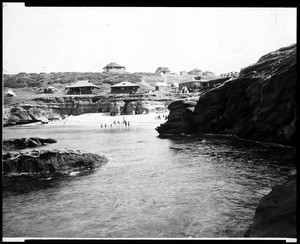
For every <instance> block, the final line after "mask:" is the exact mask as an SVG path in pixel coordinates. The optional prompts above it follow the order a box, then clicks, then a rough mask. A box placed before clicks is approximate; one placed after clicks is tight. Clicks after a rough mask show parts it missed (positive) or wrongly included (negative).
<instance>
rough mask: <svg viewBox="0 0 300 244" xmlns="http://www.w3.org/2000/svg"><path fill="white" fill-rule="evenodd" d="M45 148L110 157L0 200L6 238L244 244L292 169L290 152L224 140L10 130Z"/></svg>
mask: <svg viewBox="0 0 300 244" xmlns="http://www.w3.org/2000/svg"><path fill="white" fill-rule="evenodd" d="M31 136H38V137H42V138H48V137H52V138H54V139H56V140H57V141H58V142H57V143H56V144H50V145H48V146H46V147H44V148H45V149H47V148H70V149H79V150H85V151H89V152H93V153H99V154H101V155H105V156H107V158H108V159H109V162H108V164H106V165H104V166H103V167H101V168H100V169H98V170H96V171H94V172H92V173H90V174H86V175H79V176H73V177H68V178H63V179H59V180H54V181H49V182H47V183H45V187H43V188H42V189H41V188H35V190H32V191H28V192H24V193H22V194H20V193H14V194H6V195H5V196H4V199H3V236H4V237H69V238H71V237H74V238H81V237H82V238H84V237H86V238H87V237H90V238H101V237H108V238H119V237H131V238H133V237H152V238H160V237H179V238H180V237H188V236H189V237H241V236H243V234H244V233H245V231H246V229H247V228H248V227H249V224H250V223H251V221H252V218H253V216H254V211H255V208H256V206H257V204H258V201H259V200H260V198H261V197H262V196H264V195H265V194H267V193H268V192H269V191H270V190H271V186H272V185H274V184H278V183H282V182H284V180H285V179H286V177H287V174H288V172H289V170H291V169H292V168H293V167H294V166H293V158H291V157H290V152H291V150H290V149H288V148H274V147H264V146H262V145H259V144H254V143H249V142H243V141H238V140H236V139H228V138H227V139H226V138H196V137H175V138H172V139H160V138H158V137H157V133H156V131H155V130H154V128H153V127H151V126H138V127H134V126H132V127H127V128H124V127H122V128H120V127H119V128H118V127H117V128H99V127H97V126H85V127H83V126H68V127H67V126H61V127H58V126H36V127H28V128H25V127H24V128H18V129H16V128H7V129H5V133H4V138H15V137H31Z"/></svg>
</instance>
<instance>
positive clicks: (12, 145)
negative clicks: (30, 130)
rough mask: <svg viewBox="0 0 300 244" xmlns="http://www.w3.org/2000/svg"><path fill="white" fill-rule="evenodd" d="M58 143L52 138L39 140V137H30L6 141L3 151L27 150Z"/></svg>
mask: <svg viewBox="0 0 300 244" xmlns="http://www.w3.org/2000/svg"><path fill="white" fill-rule="evenodd" d="M56 142H57V141H56V140H54V139H52V138H46V139H43V138H39V137H30V138H17V139H9V140H4V141H3V145H2V149H3V150H5V151H9V150H18V149H25V148H28V147H29V148H31V147H37V146H43V145H45V144H47V143H56Z"/></svg>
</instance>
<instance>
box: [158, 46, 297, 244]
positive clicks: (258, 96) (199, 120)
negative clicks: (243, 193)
mask: <svg viewBox="0 0 300 244" xmlns="http://www.w3.org/2000/svg"><path fill="white" fill-rule="evenodd" d="M296 83H297V71H296V45H295V44H294V45H291V46H288V47H284V48H281V49H279V50H277V51H274V52H271V53H269V54H267V55H264V56H263V57H261V58H260V59H259V60H258V62H257V63H256V64H253V65H251V66H249V67H247V68H245V69H243V70H242V71H241V72H240V76H239V77H238V78H236V79H231V80H228V81H226V82H225V83H224V84H223V85H221V86H219V87H217V88H214V89H212V90H210V91H208V92H207V93H205V94H203V95H202V96H200V98H199V100H198V101H196V102H195V101H193V102H191V101H188V100H186V99H185V100H180V101H176V102H174V103H171V104H170V105H169V106H168V109H169V110H170V113H169V119H168V120H167V122H166V123H164V124H162V125H160V126H159V127H157V128H156V130H157V132H158V133H159V136H160V137H170V136H174V135H191V134H193V135H199V136H201V135H203V134H207V133H211V134H221V135H224V136H230V137H237V138H242V139H246V140H253V141H259V142H264V143H272V144H279V145H286V146H292V147H296V145H297V142H296V124H297V114H296V113H297V104H296ZM295 164H296V159H295ZM245 237H283V238H284V237H285V238H286V237H289V238H295V237H296V176H295V175H294V176H291V177H290V178H289V179H288V181H287V182H286V183H285V184H284V185H280V186H275V187H274V188H273V189H272V191H271V192H270V193H269V194H268V195H267V196H265V197H263V198H262V199H261V201H260V203H259V205H258V207H257V209H256V212H255V217H254V220H253V224H252V225H251V226H250V228H249V230H248V231H247V232H246V233H245Z"/></svg>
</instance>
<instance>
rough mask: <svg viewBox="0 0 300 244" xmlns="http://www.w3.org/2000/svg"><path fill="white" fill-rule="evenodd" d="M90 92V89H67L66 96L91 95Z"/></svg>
mask: <svg viewBox="0 0 300 244" xmlns="http://www.w3.org/2000/svg"><path fill="white" fill-rule="evenodd" d="M92 90H93V89H92V88H91V87H78V88H69V90H68V91H67V94H92V93H93V91H92Z"/></svg>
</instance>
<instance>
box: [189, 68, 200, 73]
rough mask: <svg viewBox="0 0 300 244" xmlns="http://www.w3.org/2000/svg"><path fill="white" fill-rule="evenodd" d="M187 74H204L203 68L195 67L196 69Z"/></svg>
mask: <svg viewBox="0 0 300 244" xmlns="http://www.w3.org/2000/svg"><path fill="white" fill-rule="evenodd" d="M187 74H188V75H202V70H200V69H197V68H195V69H193V70H191V71H189V72H187Z"/></svg>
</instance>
